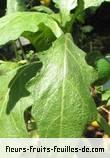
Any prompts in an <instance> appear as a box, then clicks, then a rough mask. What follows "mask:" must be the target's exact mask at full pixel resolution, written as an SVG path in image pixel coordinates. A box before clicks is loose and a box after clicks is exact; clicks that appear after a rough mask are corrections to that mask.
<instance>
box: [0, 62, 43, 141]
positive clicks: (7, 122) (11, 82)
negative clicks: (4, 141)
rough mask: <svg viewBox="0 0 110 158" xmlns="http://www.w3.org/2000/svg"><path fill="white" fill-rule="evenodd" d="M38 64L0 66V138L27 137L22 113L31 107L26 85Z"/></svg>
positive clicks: (34, 73) (6, 64) (5, 63)
mask: <svg viewBox="0 0 110 158" xmlns="http://www.w3.org/2000/svg"><path fill="white" fill-rule="evenodd" d="M40 66H41V65H40V64H37V63H33V64H30V65H26V66H23V67H19V65H18V64H16V63H12V62H4V63H3V64H1V65H0V107H1V108H0V137H6V138H11V137H13V138H14V137H29V134H28V132H27V130H26V125H25V122H24V111H25V109H26V108H27V107H29V106H31V105H32V100H31V96H30V93H29V92H28V91H27V90H26V88H25V85H26V83H27V82H28V81H29V80H30V79H31V78H32V77H34V76H35V75H36V73H37V71H38V70H39V68H40Z"/></svg>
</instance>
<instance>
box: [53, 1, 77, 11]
mask: <svg viewBox="0 0 110 158" xmlns="http://www.w3.org/2000/svg"><path fill="white" fill-rule="evenodd" d="M53 2H54V3H55V4H56V7H57V8H59V9H60V10H68V11H69V12H70V11H71V10H72V9H74V8H75V7H76V6H77V0H68V1H67V0H53Z"/></svg>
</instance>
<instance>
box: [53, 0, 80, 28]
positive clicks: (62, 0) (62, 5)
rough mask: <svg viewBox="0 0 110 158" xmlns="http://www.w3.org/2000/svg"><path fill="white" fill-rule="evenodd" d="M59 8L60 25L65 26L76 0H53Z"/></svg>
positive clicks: (69, 19)
mask: <svg viewBox="0 0 110 158" xmlns="http://www.w3.org/2000/svg"><path fill="white" fill-rule="evenodd" d="M53 2H54V3H55V4H56V7H57V8H59V9H60V13H61V22H62V26H63V27H65V26H66V25H67V23H68V22H70V21H71V15H70V11H71V10H72V9H74V8H75V7H76V6H77V0H68V1H67V0H53Z"/></svg>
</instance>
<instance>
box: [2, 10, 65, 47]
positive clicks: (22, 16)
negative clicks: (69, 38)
mask: <svg viewBox="0 0 110 158" xmlns="http://www.w3.org/2000/svg"><path fill="white" fill-rule="evenodd" d="M42 23H43V24H44V25H45V26H46V27H48V28H49V29H50V30H51V31H52V32H53V34H55V36H56V37H59V36H60V35H61V34H62V31H61V29H60V28H59V26H58V24H57V23H56V22H55V21H54V20H53V19H52V18H51V17H50V16H49V15H47V14H45V13H36V12H21V13H20V12H17V13H14V14H9V15H7V16H5V17H3V18H1V19H0V45H4V44H5V43H7V42H9V41H11V40H16V39H17V38H18V37H19V36H20V35H21V34H22V33H24V32H25V31H29V32H37V31H38V30H39V27H40V25H41V24H42Z"/></svg>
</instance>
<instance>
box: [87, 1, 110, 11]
mask: <svg viewBox="0 0 110 158" xmlns="http://www.w3.org/2000/svg"><path fill="white" fill-rule="evenodd" d="M105 1H106V2H110V0H92V1H91V0H84V3H85V5H84V6H85V7H84V8H85V9H86V8H89V7H97V6H100V5H101V3H103V2H105Z"/></svg>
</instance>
